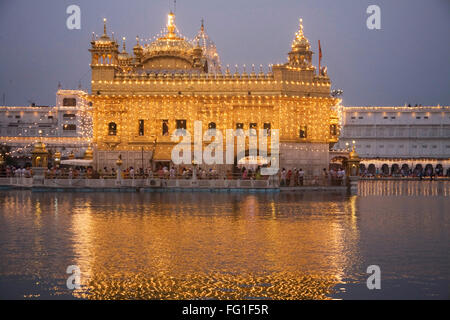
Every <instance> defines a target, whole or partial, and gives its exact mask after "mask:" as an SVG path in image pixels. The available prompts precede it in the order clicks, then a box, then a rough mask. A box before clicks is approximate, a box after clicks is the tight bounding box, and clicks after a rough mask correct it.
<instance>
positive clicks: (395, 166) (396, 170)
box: [391, 163, 400, 175]
mask: <svg viewBox="0 0 450 320" xmlns="http://www.w3.org/2000/svg"><path fill="white" fill-rule="evenodd" d="M399 173H400V167H399V165H398V164H397V163H394V164H393V165H392V167H391V175H397V174H399Z"/></svg>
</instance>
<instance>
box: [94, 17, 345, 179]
mask: <svg viewBox="0 0 450 320" xmlns="http://www.w3.org/2000/svg"><path fill="white" fill-rule="evenodd" d="M141 42H142V41H141V40H140V38H139V37H137V38H136V45H135V46H134V47H133V53H132V54H131V53H128V52H127V50H126V46H125V42H124V43H123V45H122V48H119V47H120V44H119V43H118V41H117V40H115V39H114V38H113V36H110V35H108V32H107V27H106V20H105V21H104V30H103V35H102V36H100V37H97V36H95V35H94V36H93V39H92V42H91V48H90V52H91V56H92V61H91V68H92V81H91V86H92V91H91V94H90V95H89V100H90V101H91V102H92V116H93V147H94V149H95V153H94V154H95V155H94V164H95V166H96V167H97V168H103V167H104V166H106V167H109V168H110V167H114V166H115V162H116V160H117V159H118V157H119V155H120V156H121V158H122V160H123V165H124V167H129V166H133V167H135V168H147V167H150V166H151V167H153V169H154V170H155V169H157V168H158V166H161V165H165V166H171V165H172V163H171V151H172V149H173V148H174V146H175V145H176V144H177V143H176V142H174V141H173V139H172V138H173V137H172V135H173V133H174V131H175V130H176V129H186V130H187V131H188V132H190V133H191V135H193V132H194V122H195V121H202V126H203V128H202V129H203V132H206V131H207V130H208V129H218V130H221V131H222V132H223V133H224V135H225V130H227V129H243V130H244V132H249V131H248V129H256V130H257V132H259V131H258V129H266V130H268V132H270V130H273V129H279V141H280V145H279V153H280V155H279V157H280V158H279V159H280V167H281V168H282V167H286V168H294V167H296V168H303V170H305V171H308V172H309V173H310V174H320V171H321V170H322V169H323V168H328V164H329V160H330V159H329V149H330V146H332V145H333V144H334V143H336V142H337V139H338V135H339V121H338V109H339V103H340V100H339V99H337V98H334V97H332V96H331V94H330V91H331V90H330V86H331V81H330V79H329V77H328V75H327V69H326V67H324V68H321V70H317V69H316V67H315V66H313V64H312V56H313V52H312V50H311V45H310V43H309V41H308V39H307V38H306V37H305V35H304V31H303V25H302V21H301V20H300V26H299V30H298V31H297V32H296V34H295V37H294V40H293V42H292V45H291V48H290V51H289V53H288V59H287V62H286V63H284V64H279V65H273V66H272V67H271V68H270V70H269V71H268V72H263V70H262V66H260V68H256V69H255V66H251V67H250V68H249V69H248V70H247V69H246V68H245V67H244V68H243V70H238V68H237V67H236V70H230V68H229V67H226V68H223V67H222V66H221V64H220V58H219V55H218V52H217V49H216V47H215V45H214V43H213V42H212V41H211V39H210V38H209V37H208V35H207V34H206V31H205V26H204V24H203V22H202V25H201V28H200V30H199V32H198V34H197V35H196V36H195V38H194V39H193V40H188V39H187V38H185V37H183V36H181V35H180V33H179V31H178V29H177V27H176V23H175V15H174V14H173V13H170V14H169V15H168V18H167V25H166V28H164V29H163V31H162V33H161V35H160V36H158V37H156V39H155V40H154V41H152V42H149V43H146V44H144V43H141ZM250 134H251V133H250ZM209 143H210V142H204V144H205V145H208V144H209ZM269 144H270V139H269ZM224 150H225V147H224ZM224 158H225V157H224ZM239 160H240V159H237V158H236V159H235V163H234V165H237V164H238V163H239ZM268 161H270V150H269V156H268ZM234 165H230V164H228V165H212V166H214V167H215V169H216V170H218V171H225V170H230V169H232V168H233V166H234ZM205 167H208V166H205Z"/></svg>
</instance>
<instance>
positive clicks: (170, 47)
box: [144, 12, 194, 55]
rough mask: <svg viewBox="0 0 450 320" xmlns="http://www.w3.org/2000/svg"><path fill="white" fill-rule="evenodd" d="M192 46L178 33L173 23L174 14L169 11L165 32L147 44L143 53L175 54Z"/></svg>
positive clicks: (190, 48)
mask: <svg viewBox="0 0 450 320" xmlns="http://www.w3.org/2000/svg"><path fill="white" fill-rule="evenodd" d="M193 48H194V46H193V45H192V43H190V42H189V41H188V40H186V39H185V38H184V37H182V36H181V35H179V33H178V30H177V26H176V24H175V15H174V14H173V13H172V12H170V13H169V15H168V17H167V33H166V34H165V35H164V36H163V37H160V38H158V39H157V40H156V41H154V42H152V43H150V44H149V45H147V46H146V47H145V49H144V53H145V54H150V55H151V54H174V53H175V54H176V53H178V54H179V53H184V54H185V53H187V52H189V51H191V50H192V49H193Z"/></svg>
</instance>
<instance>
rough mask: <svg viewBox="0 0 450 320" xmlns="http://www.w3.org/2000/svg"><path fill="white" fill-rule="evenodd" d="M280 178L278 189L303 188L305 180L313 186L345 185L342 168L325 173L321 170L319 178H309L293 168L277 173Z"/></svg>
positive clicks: (325, 171) (283, 169) (324, 169)
mask: <svg viewBox="0 0 450 320" xmlns="http://www.w3.org/2000/svg"><path fill="white" fill-rule="evenodd" d="M279 176H280V187H299V186H304V185H305V183H306V180H308V184H313V185H322V186H329V185H335V186H339V185H343V184H345V170H344V169H343V168H339V169H337V170H335V169H333V168H332V169H330V171H327V169H326V168H323V170H322V173H321V175H320V176H310V175H306V174H305V171H304V170H303V169H302V168H300V169H297V168H294V169H289V170H286V169H285V168H282V169H281V170H280V173H279Z"/></svg>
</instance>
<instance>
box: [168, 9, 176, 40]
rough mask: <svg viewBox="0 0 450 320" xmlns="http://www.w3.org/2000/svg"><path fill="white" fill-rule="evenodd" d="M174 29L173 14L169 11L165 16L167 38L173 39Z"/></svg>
mask: <svg viewBox="0 0 450 320" xmlns="http://www.w3.org/2000/svg"><path fill="white" fill-rule="evenodd" d="M175 28H176V27H175V14H173V12H172V11H170V13H169V15H168V16H167V30H168V31H169V33H168V36H169V37H175Z"/></svg>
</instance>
